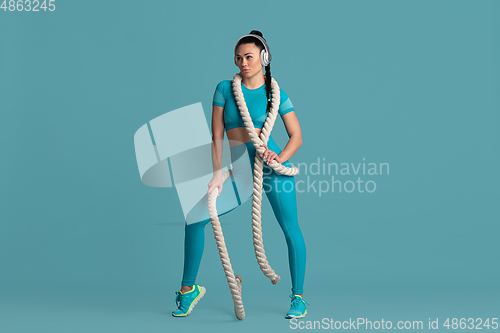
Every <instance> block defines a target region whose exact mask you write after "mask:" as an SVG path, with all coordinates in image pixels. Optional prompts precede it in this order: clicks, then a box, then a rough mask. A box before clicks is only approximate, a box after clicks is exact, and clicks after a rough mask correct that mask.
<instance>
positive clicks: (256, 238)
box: [208, 73, 299, 320]
mask: <svg viewBox="0 0 500 333" xmlns="http://www.w3.org/2000/svg"><path fill="white" fill-rule="evenodd" d="M241 80H242V75H241V73H236V75H235V76H234V77H233V81H232V88H233V93H234V97H235V100H236V104H237V106H238V109H239V111H240V115H241V118H242V119H243V122H244V124H245V128H246V130H247V133H248V136H249V137H250V139H251V141H252V143H253V145H254V147H255V150H256V151H255V162H254V176H253V179H254V183H253V184H254V189H253V198H252V230H253V245H254V249H255V257H256V258H257V262H258V263H259V266H260V269H261V270H262V272H263V273H264V275H265V276H267V277H268V278H269V279H270V280H271V283H273V284H276V283H278V282H279V280H280V276H279V275H278V274H276V273H275V271H274V270H273V269H272V268H271V266H270V265H269V263H268V261H267V258H266V255H265V251H264V244H263V240H262V225H261V209H262V182H263V177H262V175H263V166H264V159H263V154H264V152H265V151H266V148H264V147H262V146H261V145H262V144H266V145H267V141H268V140H269V135H270V134H271V131H272V129H273V127H274V122H275V120H276V116H277V114H278V109H279V104H280V87H279V85H278V82H276V80H275V79H274V78H273V77H271V92H272V98H271V109H270V111H269V113H268V115H267V118H266V122H265V123H264V126H263V128H262V131H261V133H260V137H259V136H258V135H257V132H256V130H255V127H254V124H253V121H252V118H251V117H250V113H249V112H248V108H247V106H246V103H245V98H244V96H243V92H242V90H241ZM268 165H269V166H270V167H271V168H272V169H273V170H274V171H276V172H277V173H279V174H282V175H286V176H295V175H297V174H298V173H299V169H298V168H297V167H287V166H284V165H282V164H281V163H278V162H277V161H276V160H272V161H271V163H270V164H268ZM231 172H232V170H231V169H230V170H228V171H226V172H224V173H223V175H222V183H224V181H225V180H226V179H227V178H228V177H229V175H230V173H231ZM218 195H219V189H218V188H217V187H216V188H214V189H213V190H212V191H211V192H210V193H209V196H208V212H209V216H210V221H211V223H212V228H213V230H214V237H215V240H216V242H217V248H218V249H219V256H220V258H221V262H222V266H223V268H224V272H225V273H226V278H227V282H228V285H229V289H230V290H231V295H232V297H233V302H234V312H235V314H236V317H237V318H238V319H240V320H242V319H244V318H245V309H244V307H243V301H242V297H241V288H242V287H241V281H242V280H243V278H242V277H241V276H240V275H234V272H233V268H232V266H231V262H230V260H229V255H228V253H227V248H226V243H225V242H224V235H223V234H222V228H221V226H220V221H219V217H218V214H217V209H216V200H217V196H218Z"/></svg>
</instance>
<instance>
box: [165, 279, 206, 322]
mask: <svg viewBox="0 0 500 333" xmlns="http://www.w3.org/2000/svg"><path fill="white" fill-rule="evenodd" d="M205 292H206V289H205V287H202V286H199V285H197V284H195V285H194V286H193V289H192V290H191V291H186V292H185V293H182V292H181V291H180V290H178V291H176V292H175V294H176V295H177V296H176V297H175V303H176V304H177V310H174V311H172V316H174V317H186V316H188V315H189V314H190V313H191V311H193V308H194V306H195V305H196V303H198V301H199V300H200V299H202V297H203V296H205Z"/></svg>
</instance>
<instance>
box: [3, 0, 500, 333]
mask: <svg viewBox="0 0 500 333" xmlns="http://www.w3.org/2000/svg"><path fill="white" fill-rule="evenodd" d="M53 3H54V4H55V6H56V7H55V8H56V9H55V10H54V11H48V10H47V11H43V10H40V11H39V12H32V11H18V10H17V9H16V10H12V11H11V10H9V7H8V5H9V4H8V3H7V8H6V10H4V9H3V8H2V9H1V10H0V110H1V116H2V122H1V124H2V131H1V132H0V142H1V147H2V149H1V154H2V159H1V161H2V163H1V164H0V172H1V174H2V177H1V189H2V190H1V191H0V195H1V198H0V202H1V203H0V207H1V210H0V213H1V218H0V227H1V232H0V263H1V273H0V292H1V297H0V311H1V312H2V317H3V318H2V320H1V321H0V331H2V332H33V331H34V330H36V331H38V332H139V331H140V332H164V331H165V329H167V331H170V330H171V329H178V330H185V331H195V330H200V329H203V330H204V331H210V330H213V331H217V332H226V331H227V332H229V331H234V330H235V329H238V330H240V331H242V332H243V331H245V332H246V331H255V330H257V329H261V330H262V329H266V330H267V329H269V330H271V329H274V330H283V331H285V330H289V329H293V325H292V324H291V323H290V322H289V321H287V320H285V319H283V317H284V314H285V313H286V311H287V310H288V307H289V298H288V294H289V292H290V275H289V271H288V260H287V249H286V243H285V239H284V237H283V233H282V231H281V229H280V228H279V226H278V224H277V222H276V219H275V217H274V214H273V212H272V209H271V207H270V205H269V202H268V201H267V199H265V200H264V201H263V208H262V212H263V213H262V214H263V215H262V220H263V234H264V244H265V249H266V254H267V256H268V259H269V262H270V264H271V266H272V267H273V269H275V270H276V272H277V273H278V274H280V275H281V282H280V283H279V284H277V285H276V286H274V285H271V283H270V282H269V280H268V279H267V278H266V277H265V276H264V275H263V274H262V273H261V271H260V270H259V268H258V265H257V262H256V259H255V255H254V252H253V245H252V233H251V224H250V223H251V215H250V208H251V202H246V203H245V204H244V205H243V206H241V207H239V208H238V209H236V210H235V211H233V212H231V213H230V214H227V215H225V216H222V217H221V222H222V227H223V230H224V233H225V237H226V243H227V246H228V250H229V254H230V258H231V260H232V264H233V268H234V269H235V272H236V273H237V274H241V275H243V277H244V281H243V300H244V305H245V309H246V314H247V315H246V319H245V320H244V321H242V322H240V321H238V320H237V319H236V318H235V316H234V313H233V305H232V299H231V295H230V293H229V289H228V287H227V284H226V279H225V276H224V273H223V269H222V266H221V263H220V260H219V257H218V252H217V248H216V244H215V240H214V238H213V234H212V230H211V228H210V226H207V228H206V229H205V232H206V245H205V253H204V256H203V260H202V264H201V267H200V271H199V274H198V279H197V282H198V283H199V284H201V285H204V286H205V287H206V288H207V295H206V296H205V298H204V299H203V300H202V301H201V302H200V303H199V304H198V305H197V307H196V309H195V311H194V312H193V313H192V314H191V315H190V316H189V317H188V318H184V319H181V318H173V317H171V316H170V312H171V311H172V310H173V309H174V308H175V303H174V296H175V295H174V291H175V290H177V289H179V288H180V280H181V277H182V263H183V240H184V223H185V222H184V219H183V213H182V209H181V206H180V203H179V199H178V196H177V194H176V191H175V188H152V187H148V186H145V185H144V184H143V183H142V182H141V180H140V177H139V172H138V167H137V162H136V158H135V151H134V142H133V135H134V133H135V131H136V130H137V129H138V128H139V127H140V126H142V125H143V124H145V123H146V122H147V121H149V120H151V119H153V118H155V117H158V116H159V115H162V114H164V113H165V112H168V111H171V110H174V109H177V108H180V107H183V106H186V105H190V104H193V103H197V102H201V103H202V105H203V108H204V112H205V116H206V119H207V124H208V125H210V121H211V112H212V108H211V102H212V96H213V93H214V90H215V86H216V85H217V83H218V82H220V81H221V80H225V79H232V77H233V76H234V74H236V73H237V72H238V68H237V67H236V66H235V65H234V63H233V48H234V43H235V42H236V40H237V39H238V38H239V37H240V36H242V35H244V34H247V33H249V32H250V31H251V30H253V29H256V30H260V31H261V32H262V33H263V34H264V37H265V38H266V40H267V41H268V43H269V46H270V49H271V53H272V56H273V60H272V63H271V70H272V75H273V77H275V79H276V80H277V81H278V83H279V84H280V87H281V88H282V89H284V90H285V91H286V92H287V93H288V95H289V96H290V99H291V100H292V102H293V104H294V107H295V110H296V111H295V112H296V115H297V118H298V119H299V122H300V125H301V129H302V135H303V145H302V146H301V147H300V149H299V150H298V152H297V153H296V154H295V155H294V156H293V157H292V158H291V159H290V162H291V163H292V164H294V165H298V164H299V163H304V165H306V166H307V168H308V169H307V170H306V169H304V167H302V169H301V173H300V175H298V176H296V179H297V180H298V181H303V183H300V184H299V185H298V188H299V189H300V190H302V192H300V193H297V201H298V212H299V221H300V225H301V228H302V231H303V234H304V237H305V241H306V246H307V259H308V261H307V268H306V278H305V285H304V298H305V299H306V300H307V301H308V303H309V304H310V306H309V307H308V316H307V317H306V318H304V322H303V324H302V325H306V324H307V322H306V321H307V320H309V321H321V320H322V319H323V318H333V319H334V320H339V321H344V320H349V318H352V319H353V320H354V319H355V318H366V319H368V320H372V321H377V320H381V319H382V318H383V319H384V320H392V322H393V325H394V326H395V325H396V322H397V321H400V320H401V321H406V320H409V321H413V320H422V321H423V323H424V329H425V330H427V329H428V321H429V318H430V319H431V320H436V319H439V325H440V327H439V328H440V329H443V328H445V327H443V326H442V325H443V324H444V322H445V320H446V318H458V319H460V318H474V319H476V318H481V319H482V320H483V322H484V321H485V320H486V319H488V318H489V322H490V323H491V322H492V319H491V318H494V317H499V315H498V314H499V311H500V302H499V301H498V300H499V296H500V289H499V285H498V281H499V278H500V268H499V265H498V254H499V250H500V245H499V242H498V234H499V232H500V227H499V224H498V222H499V213H498V202H499V199H500V195H499V192H498V187H499V185H500V179H499V175H498V173H497V172H496V170H497V169H498V165H499V162H500V158H499V149H498V148H499V142H500V140H499V107H500V98H499V96H500V95H499V94H498V92H499V88H500V67H499V61H498V59H499V56H500V45H499V43H498V32H499V31H500V30H499V29H500V21H499V20H498V14H499V10H500V3H499V2H498V1H489V0H484V1H477V2H473V1H459V0H453V1H451V0H450V1H444V0H440V1H389V0H379V1H361V0H359V1H355V2H347V1H314V2H302V1H286V2H285V1H273V2H267V1H253V2H234V1H194V2H193V1H192V2H179V1H176V2H173V1H144V2H138V1H125V0H124V1H105V2H104V1H95V0H89V1H58V2H53ZM272 135H273V138H274V139H275V140H276V142H277V143H278V145H279V146H280V147H281V148H283V147H284V146H285V145H286V143H287V135H286V131H285V129H284V126H283V123H282V121H281V119H280V118H279V117H278V119H277V121H276V125H275V127H274V130H273V134H272ZM329 163H330V164H331V163H337V165H338V166H339V172H338V173H335V170H334V169H331V171H330V173H328V169H325V171H323V166H328V164H329ZM343 163H345V164H343ZM370 163H374V164H370ZM384 163H385V164H384ZM315 164H318V166H319V167H320V169H319V171H320V172H316V166H314V165H315ZM381 164H383V165H385V166H384V167H383V168H382V169H380V165H381ZM346 165H348V166H349V174H346V172H345V171H346V170H347V169H346V168H347V167H346ZM374 165H376V166H377V170H378V171H379V172H378V174H376V175H375V174H369V172H368V170H369V169H370V167H371V168H372V171H373V166H374ZM363 166H364V167H365V172H364V173H363ZM358 167H360V169H359V171H358V172H357V174H356V169H357V168H358ZM341 170H344V172H341ZM380 171H382V172H380ZM332 181H339V182H337V183H336V184H341V186H342V191H339V188H338V186H339V185H335V187H334V190H333V191H332V188H331V185H332ZM358 183H361V184H362V187H360V188H361V190H364V192H361V190H359V189H358ZM308 184H309V185H308ZM353 185H355V187H356V188H355V189H354V190H353V191H351V188H352V187H353ZM365 185H366V186H367V187H366V188H367V189H368V190H369V191H370V192H371V193H370V192H368V191H366V190H365V189H366V188H365V187H364V186H365ZM327 186H328V188H327ZM450 320H451V319H450ZM450 323H451V322H450ZM476 323H478V322H476ZM490 329H491V328H490Z"/></svg>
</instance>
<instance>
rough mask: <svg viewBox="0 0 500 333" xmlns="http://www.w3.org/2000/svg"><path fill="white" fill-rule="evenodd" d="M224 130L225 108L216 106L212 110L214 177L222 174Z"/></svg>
mask: <svg viewBox="0 0 500 333" xmlns="http://www.w3.org/2000/svg"><path fill="white" fill-rule="evenodd" d="M224 129H225V127H224V108H223V107H222V106H218V105H214V106H213V109H212V165H213V169H214V175H215V174H216V173H220V172H221V161H222V147H223V146H222V144H223V142H224Z"/></svg>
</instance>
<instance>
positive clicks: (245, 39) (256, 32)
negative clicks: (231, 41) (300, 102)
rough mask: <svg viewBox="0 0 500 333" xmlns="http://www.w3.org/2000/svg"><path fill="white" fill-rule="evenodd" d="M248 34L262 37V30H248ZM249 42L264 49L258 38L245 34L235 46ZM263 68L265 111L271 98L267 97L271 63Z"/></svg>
mask: <svg viewBox="0 0 500 333" xmlns="http://www.w3.org/2000/svg"><path fill="white" fill-rule="evenodd" d="M250 34H251V35H258V36H260V37H262V38H264V36H262V32H260V31H259V30H252V31H250ZM264 40H265V38H264ZM251 43H254V44H255V45H256V46H257V47H258V48H259V49H260V51H262V50H264V45H263V44H262V42H261V41H260V40H259V39H258V38H255V37H252V36H247V37H243V38H242V39H240V41H239V42H238V44H237V45H236V47H238V45H241V44H251ZM264 68H265V69H266V74H265V77H266V95H267V111H269V110H270V108H271V98H270V97H269V95H270V93H271V64H268V65H267V66H266V67H264Z"/></svg>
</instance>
